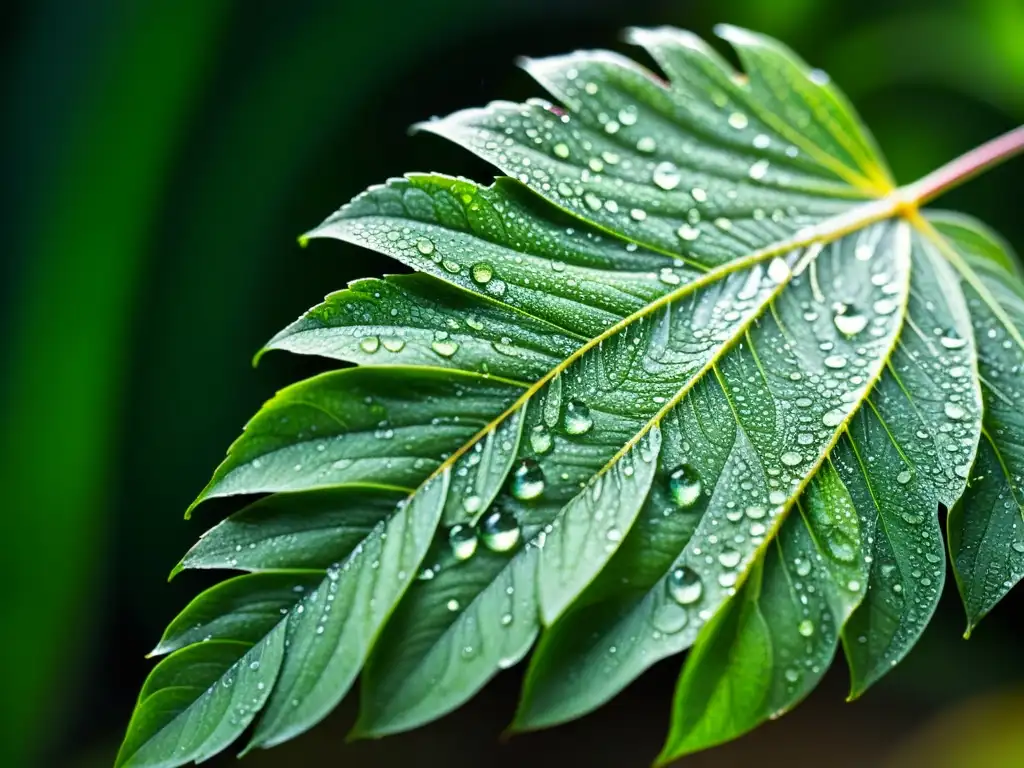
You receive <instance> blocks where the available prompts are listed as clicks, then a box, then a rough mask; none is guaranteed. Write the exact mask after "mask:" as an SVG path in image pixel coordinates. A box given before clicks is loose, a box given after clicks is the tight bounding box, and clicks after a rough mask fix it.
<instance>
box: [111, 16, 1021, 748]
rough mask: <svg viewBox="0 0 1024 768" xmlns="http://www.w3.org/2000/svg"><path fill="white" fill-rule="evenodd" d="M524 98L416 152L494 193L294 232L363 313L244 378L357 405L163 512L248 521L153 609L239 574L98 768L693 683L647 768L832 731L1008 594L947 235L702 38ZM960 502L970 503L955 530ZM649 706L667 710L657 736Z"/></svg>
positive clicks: (1015, 516) (783, 62)
mask: <svg viewBox="0 0 1024 768" xmlns="http://www.w3.org/2000/svg"><path fill="white" fill-rule="evenodd" d="M719 31H720V34H721V36H722V37H724V38H725V39H726V40H728V41H729V42H730V43H731V44H732V45H733V47H734V48H735V50H736V53H737V54H738V56H739V58H740V60H741V63H742V65H743V67H744V70H745V73H744V74H743V75H741V74H740V73H738V72H736V71H734V69H733V68H732V66H731V65H730V64H728V63H727V61H726V60H725V59H724V58H723V57H722V56H720V55H719V54H718V53H716V52H715V51H714V49H712V48H711V47H710V46H708V45H707V44H706V43H704V42H703V41H701V40H700V39H699V38H697V37H695V36H693V35H692V34H689V33H686V32H682V31H679V30H673V29H667V28H663V29H655V30H633V31H632V32H631V33H630V35H629V39H630V40H631V41H632V42H634V43H637V44H639V45H641V46H643V47H644V48H645V49H646V51H647V52H648V54H649V55H650V56H651V58H652V59H653V60H654V61H655V62H656V63H657V64H658V66H659V67H660V68H661V70H662V74H663V75H664V79H663V78H662V77H661V76H660V75H656V74H654V73H651V72H649V71H647V70H646V69H644V68H643V67H641V66H639V65H638V64H636V63H634V62H632V61H630V60H629V59H626V58H624V57H622V56H619V55H617V54H612V53H607V52H578V53H574V54H571V55H568V56H560V57H553V58H549V59H543V60H536V61H527V62H525V64H524V66H525V68H526V69H527V71H528V72H530V74H532V75H533V76H534V77H535V78H536V79H537V80H538V81H539V82H540V83H541V84H542V85H543V86H544V87H545V88H546V89H547V90H548V91H549V92H550V93H551V94H552V96H553V97H554V98H555V99H557V100H558V102H559V103H558V104H554V103H549V102H546V101H542V100H539V99H536V100H531V101H529V102H528V103H526V104H511V103H507V102H495V103H493V104H491V105H489V106H487V107H485V108H481V109H471V110H466V111H463V112H459V113H456V114H454V115H452V116H449V117H446V118H443V119H440V120H435V121H431V122H428V123H425V124H423V125H422V126H421V128H423V129H424V130H427V131H431V132H433V133H436V134H439V135H441V136H444V137H447V138H448V139H451V140H453V141H455V142H457V143H458V144H461V145H462V146H464V147H466V148H467V149H469V150H471V151H473V152H475V153H477V154H478V155H480V156H481V157H483V158H485V159H486V160H488V161H490V162H491V163H493V164H494V165H496V166H497V167H498V168H499V169H500V170H501V171H502V172H503V173H505V174H507V175H506V176H503V177H501V178H498V179H497V180H496V181H495V182H494V183H493V184H492V185H491V186H486V187H485V186H480V185H478V184H476V183H474V182H471V181H468V180H465V179H458V178H452V177H448V176H443V175H440V174H415V175H409V176H406V177H404V178H401V179H392V180H391V181H389V182H387V183H386V184H383V185H381V186H377V187H373V188H371V189H369V190H367V191H366V192H365V193H363V194H362V195H360V196H359V197H357V198H356V199H355V200H353V201H352V202H351V203H349V204H348V205H346V206H344V207H343V208H341V209H340V210H339V211H337V212H336V213H335V214H333V215H332V216H330V217H329V218H328V219H327V220H326V221H325V222H324V223H323V224H321V225H320V226H319V227H317V228H316V229H314V230H313V231H311V232H310V233H308V234H307V235H306V236H304V237H306V238H310V237H330V238H336V239H339V240H343V241H346V242H347V243H350V244H354V245H357V246H364V247H368V248H372V249H374V250H377V251H379V252H381V253H384V254H387V255H389V256H392V257H393V258H395V259H396V260H397V261H398V262H400V263H402V264H404V265H406V266H407V267H409V268H411V269H412V270H413V274H408V275H400V276H391V277H387V278H384V279H367V280H360V281H357V282H355V283H353V284H352V285H350V286H349V287H348V288H347V289H345V290H343V291H340V292H337V293H333V294H331V295H329V296H328V297H327V298H326V300H325V301H324V303H322V304H320V305H319V306H317V307H314V308H313V309H311V310H309V312H307V313H306V314H305V315H304V316H302V317H301V318H299V319H298V320H297V321H295V322H294V323H292V324H291V325H290V326H288V327H287V328H285V329H284V330H283V331H282V332H281V333H279V334H278V335H277V336H275V337H274V338H273V339H272V340H271V341H270V342H269V343H268V344H267V346H266V348H265V350H263V351H262V352H261V354H262V353H263V352H265V351H267V350H287V351H291V352H295V353H300V354H311V355H319V356H322V357H326V358H331V359H334V360H337V361H342V362H346V363H354V364H356V366H357V367H349V368H344V369H342V370H338V371H334V372H330V373H326V374H323V375H320V376H317V377H314V378H312V379H309V380H307V381H305V382H301V383H299V384H296V385H294V386H292V387H289V388H287V389H285V390H283V391H281V392H280V393H278V394H277V395H276V396H275V397H274V398H273V399H271V400H270V401H269V402H268V403H267V404H266V405H265V406H264V407H263V408H262V409H261V410H260V412H259V413H257V414H256V416H255V417H254V418H253V419H252V420H251V421H250V423H249V425H248V426H247V427H246V429H245V431H244V433H243V434H242V436H241V437H240V438H239V439H238V440H236V442H235V443H234V444H233V445H232V446H231V448H230V450H229V453H228V457H227V458H226V459H225V461H224V462H223V463H222V464H221V466H220V467H218V468H217V470H216V472H215V473H214V476H213V479H212V480H211V481H210V483H209V485H208V486H207V487H206V489H204V491H203V492H202V493H201V494H200V496H199V498H198V499H197V500H196V502H195V504H194V505H193V507H194V506H196V505H198V504H199V503H201V502H202V501H204V500H206V499H210V498H215V497H224V496H234V495H248V494H263V496H262V497H261V498H259V499H257V500H256V501H254V502H253V503H251V504H250V505H249V506H247V507H244V508H243V509H242V510H241V511H239V512H236V513H234V514H232V515H230V516H229V517H227V519H225V520H223V521H222V522H220V523H219V524H218V525H216V526H214V527H213V528H212V529H211V530H210V531H209V532H208V533H207V534H205V535H204V536H203V537H202V538H201V539H200V540H199V542H198V543H197V544H196V545H195V547H193V549H192V550H191V551H190V552H188V553H187V554H186V555H185V557H184V558H183V559H182V561H181V562H180V563H179V565H178V566H177V567H176V568H175V570H174V573H178V572H181V571H185V570H190V569H209V568H215V569H228V570H236V571H242V572H243V574H242V575H237V576H235V577H233V578H229V579H228V580H226V581H224V582H222V583H220V584H218V585H217V586H215V587H213V588H211V589H209V590H207V591H206V592H204V593H202V594H201V595H200V596H199V597H197V598H196V599H195V600H194V601H193V602H192V603H191V604H190V605H189V606H187V607H186V608H185V609H184V611H183V612H182V614H181V615H180V616H179V617H178V618H176V619H175V620H174V621H173V622H172V623H171V625H170V627H169V628H168V630H167V632H166V633H165V636H164V637H163V638H162V639H161V641H160V643H159V644H158V646H157V648H156V650H155V651H154V653H157V654H169V655H168V656H167V658H166V659H164V661H162V662H161V663H160V664H159V665H158V666H157V667H156V668H155V669H154V670H153V672H152V673H151V675H150V677H149V679H148V680H147V682H146V684H145V686H144V688H143V692H142V694H141V695H140V699H139V703H138V705H137V708H136V713H135V715H134V717H133V719H132V722H131V724H130V726H129V730H128V735H127V736H126V739H125V743H124V746H123V747H122V751H121V755H120V756H119V759H118V764H119V765H140V766H141V765H167V766H169V765H179V764H182V763H184V762H188V761H191V760H200V759H204V758H206V757H209V756H210V755H212V754H215V753H216V752H218V751H220V750H222V749H224V748H225V747H226V746H227V745H228V744H229V743H231V742H232V741H233V740H234V739H236V738H238V737H239V736H241V735H242V733H243V732H245V731H246V729H249V728H250V726H251V735H250V737H249V741H248V744H249V746H248V747H247V749H250V748H253V747H268V746H272V745H274V744H277V743H280V742H281V741H284V740H286V739H288V738H291V737H293V736H295V735H297V734H299V733H301V732H303V731H305V730H307V729H308V728H310V727H312V726H313V725H315V724H316V723H317V722H319V721H320V720H321V719H323V718H324V717H325V716H326V715H327V714H328V713H329V712H330V711H331V710H332V709H333V708H334V707H335V705H337V703H338V702H339V701H340V700H341V699H342V698H343V697H344V696H345V695H346V693H347V692H348V691H349V689H350V688H351V686H352V684H353V682H354V680H355V678H356V676H357V675H358V674H359V673H360V672H362V680H361V685H360V698H361V701H360V715H359V718H358V721H357V722H356V723H355V726H354V730H353V734H352V735H354V736H381V735H384V734H388V733H394V732H398V731H403V730H407V729H410V728H414V727H417V726H420V725H423V724H424V723H427V722H429V721H431V720H433V719H436V718H438V717H440V716H442V715H444V714H446V713H447V712H450V711H451V710H453V709H455V708H457V707H458V706H460V705H462V704H463V703H465V702H466V701H468V700H469V699H470V698H471V697H472V696H473V695H474V694H475V693H476V692H477V691H479V690H480V688H481V687H483V686H484V685H485V684H486V683H487V682H488V681H489V680H490V679H491V678H492V677H494V676H495V675H496V674H498V673H499V672H500V671H502V670H504V669H506V668H508V667H510V666H512V665H514V664H516V663H518V662H519V661H521V660H522V659H524V658H525V657H526V656H527V654H529V652H530V650H531V648H533V647H534V645H535V644H536V649H535V651H534V653H533V656H532V658H531V660H530V662H529V667H528V670H527V673H526V678H525V682H524V688H523V694H522V699H521V701H520V706H519V709H518V712H517V713H516V716H515V721H514V723H513V728H514V729H520V730H529V729H536V728H541V727H547V726H550V725H554V724H557V723H560V722H564V721H567V720H571V719H573V718H576V717H579V716H581V715H583V714H585V713H587V712H590V711H591V710H593V709H595V708H596V707H598V706H600V705H601V704H603V703H604V702H606V701H608V700H609V699H610V698H611V697H613V696H614V695H615V694H616V693H618V692H619V691H620V690H622V689H623V688H624V687H625V686H626V685H628V684H629V683H630V682H632V681H633V680H635V679H636V678H637V677H638V676H639V675H641V674H642V673H643V672H644V671H645V670H646V669H647V668H649V667H650V666H651V665H652V664H654V663H655V662H657V661H658V660H660V659H663V658H666V657H668V656H671V655H675V654H679V653H680V652H682V651H684V650H686V649H688V648H692V652H691V654H690V656H689V659H688V660H687V662H686V664H685V666H684V669H683V672H682V675H681V677H680V680H679V684H678V688H677V692H676V701H675V705H674V707H673V710H672V717H671V728H670V732H669V736H668V740H667V743H666V746H665V749H664V751H663V753H662V755H661V760H663V761H667V760H671V759H674V758H676V757H678V756H680V755H682V754H686V753H689V752H693V751H695V750H699V749H703V748H706V747H708V746H711V745H713V744H717V743H720V742H722V741H725V740H728V739H730V738H734V737H736V736H738V735H740V734H742V733H744V732H745V731H747V730H749V729H751V728H753V727H755V726H756V725H758V724H759V723H761V722H763V721H764V720H766V719H767V718H769V717H774V716H777V715H779V714H781V713H783V712H785V711H786V710H788V709H790V708H791V707H793V706H795V705H796V704H797V703H798V702H799V701H800V700H801V699H802V698H803V697H804V696H806V695H807V694H808V693H809V692H810V691H811V690H812V689H813V688H814V686H815V685H816V684H817V682H818V681H819V680H820V678H821V676H822V675H823V674H824V672H825V671H826V670H827V668H828V666H829V665H830V664H831V662H832V659H833V657H834V656H835V654H836V651H837V649H838V648H839V647H840V645H841V646H842V647H843V649H844V651H845V656H846V658H847V661H848V664H849V667H850V670H851V679H852V694H853V695H858V694H860V693H861V692H863V691H864V690H865V689H866V688H867V687H869V686H870V685H871V684H872V683H873V682H874V681H876V680H877V679H879V678H880V677H881V676H882V675H884V674H885V672H886V671H888V670H889V669H890V668H892V667H893V666H894V665H895V664H897V663H898V662H899V660H900V659H902V658H903V656H904V655H906V653H907V652H908V651H909V650H910V649H911V648H912V647H913V645H914V643H915V642H916V640H917V638H918V637H919V636H920V634H921V632H922V631H923V630H924V628H925V627H926V626H927V624H928V621H929V619H930V617H931V615H932V612H933V611H934V609H935V605H936V602H937V600H938V598H939V595H940V593H941V590H942V585H943V580H944V576H945V563H946V560H945V554H944V549H943V542H942V536H941V531H940V528H939V516H938V513H939V509H940V507H946V508H948V509H950V510H951V511H950V514H949V543H950V547H951V554H952V559H953V562H954V566H955V572H956V575H957V580H958V583H959V584H960V587H961V591H962V593H963V595H964V601H965V604H966V605H967V610H968V616H969V622H970V625H971V626H973V624H974V623H976V621H977V619H978V618H980V616H981V615H983V614H984V613H985V612H987V611H988V610H989V609H990V608H991V607H992V606H993V605H994V604H995V602H997V601H998V600H999V599H1000V598H1001V597H1002V595H1003V594H1005V591H1006V590H1007V589H1008V588H1009V587H1010V586H1012V584H1013V583H1015V582H1016V581H1017V580H1018V579H1019V577H1020V574H1021V573H1022V568H1024V529H1022V528H1020V527H1018V522H1019V518H1020V512H1021V509H1020V506H1019V501H1020V499H1021V496H1020V489H1019V487H1018V486H1019V483H1020V478H1021V474H1022V473H1024V467H1021V466H1020V465H1021V464H1022V463H1024V448H1022V447H1021V446H1024V423H1022V422H1021V417H1020V407H1019V401H1020V397H1021V395H1020V394H1019V393H1018V391H1017V390H1018V389H1019V387H1016V381H1017V379H1018V378H1019V371H1020V365H1021V362H1022V361H1021V359H1020V358H1021V355H1022V354H1024V343H1022V342H1021V321H1022V320H1024V303H1022V302H1024V288H1022V286H1021V281H1020V276H1019V274H1018V272H1017V269H1016V266H1015V261H1014V257H1013V256H1012V255H1011V254H1010V253H1009V251H1008V249H1007V248H1006V247H1005V246H1003V244H1001V243H1000V242H999V240H998V238H997V237H995V236H994V235H992V234H991V233H989V232H988V231H987V230H985V229H984V227H982V226H981V225H979V224H976V223H974V222H973V221H970V220H968V219H965V218H963V217H959V216H956V215H949V214H939V213H935V214H932V213H925V214H923V215H922V214H919V213H918V212H917V210H916V207H915V206H914V205H913V204H912V203H913V201H909V202H908V200H907V198H906V196H905V195H903V194H901V191H897V190H895V189H894V186H893V184H892V181H891V179H890V176H889V174H888V171H887V170H886V168H885V165H884V163H883V161H882V160H881V158H880V156H879V153H878V151H877V149H876V147H875V145H874V141H873V139H872V138H871V136H870V135H869V134H868V132H867V131H866V130H865V129H864V128H863V127H862V125H861V124H860V121H859V119H858V117H857V116H856V114H855V113H854V111H853V110H852V108H851V107H850V105H849V104H848V103H847V102H846V100H845V98H844V97H843V96H842V94H841V93H840V92H839V91H838V89H837V88H836V87H835V86H834V85H833V84H832V83H831V82H830V81H829V79H828V77H827V75H825V74H824V73H822V72H820V71H818V70H814V69H811V68H809V67H807V65H805V64H804V63H803V62H801V61H800V60H799V59H798V58H797V57H796V56H795V55H794V54H793V53H792V52H790V51H788V50H787V49H786V48H784V47H783V46H782V45H781V44H779V43H777V42H776V41H773V40H770V39H768V38H765V37H762V36H760V35H756V34H754V33H751V32H747V31H744V30H739V29H736V28H732V27H723V28H721V29H720V30H719ZM965 488H966V491H965ZM667 703H668V702H666V704H667Z"/></svg>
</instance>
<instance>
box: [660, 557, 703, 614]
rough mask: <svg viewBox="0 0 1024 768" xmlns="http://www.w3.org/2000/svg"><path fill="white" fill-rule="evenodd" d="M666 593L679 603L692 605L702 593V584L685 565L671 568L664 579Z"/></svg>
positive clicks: (698, 577)
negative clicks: (666, 587)
mask: <svg viewBox="0 0 1024 768" xmlns="http://www.w3.org/2000/svg"><path fill="white" fill-rule="evenodd" d="M666 584H667V585H668V594H669V597H671V598H672V599H673V600H675V601H676V602H677V603H679V604H680V605H693V604H694V603H696V602H697V601H698V600H700V596H701V595H702V594H704V584H703V583H702V582H701V580H700V576H698V575H697V574H696V573H694V571H692V570H691V569H689V568H687V567H686V566H685V565H684V566H680V567H679V568H675V569H673V571H672V573H670V574H669V575H668V579H667V581H666Z"/></svg>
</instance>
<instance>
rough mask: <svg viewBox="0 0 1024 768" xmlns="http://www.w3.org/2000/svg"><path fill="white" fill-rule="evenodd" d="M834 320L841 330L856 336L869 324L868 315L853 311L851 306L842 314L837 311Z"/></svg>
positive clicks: (843, 332)
mask: <svg viewBox="0 0 1024 768" xmlns="http://www.w3.org/2000/svg"><path fill="white" fill-rule="evenodd" d="M832 320H833V322H834V323H835V325H836V328H838V329H839V332H840V333H842V334H845V335H847V336H856V335H857V334H858V333H860V332H861V331H863V330H864V329H865V328H866V327H867V325H868V318H867V315H862V314H861V313H860V312H856V311H852V310H851V309H850V308H849V307H847V308H846V309H845V310H844V312H843V313H842V314H838V313H837V314H836V316H835V317H834V318H832Z"/></svg>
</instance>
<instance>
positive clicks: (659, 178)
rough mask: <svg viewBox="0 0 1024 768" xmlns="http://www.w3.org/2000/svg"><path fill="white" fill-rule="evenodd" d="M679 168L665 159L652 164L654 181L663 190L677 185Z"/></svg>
mask: <svg viewBox="0 0 1024 768" xmlns="http://www.w3.org/2000/svg"><path fill="white" fill-rule="evenodd" d="M679 178H680V177H679V169H678V168H676V166H675V163H670V162H668V161H667V160H666V161H665V162H662V163H658V164H657V165H656V166H654V183H655V184H657V185H658V186H659V187H661V188H662V189H664V190H669V189H675V188H676V187H678V186H679Z"/></svg>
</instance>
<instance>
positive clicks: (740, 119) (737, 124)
mask: <svg viewBox="0 0 1024 768" xmlns="http://www.w3.org/2000/svg"><path fill="white" fill-rule="evenodd" d="M748 122H749V121H748V120H747V116H746V115H745V114H743V113H742V112H733V113H732V114H731V115H729V125H731V126H732V127H733V128H735V129H736V130H737V131H742V130H743V129H744V128H746V127H747V123H748Z"/></svg>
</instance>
